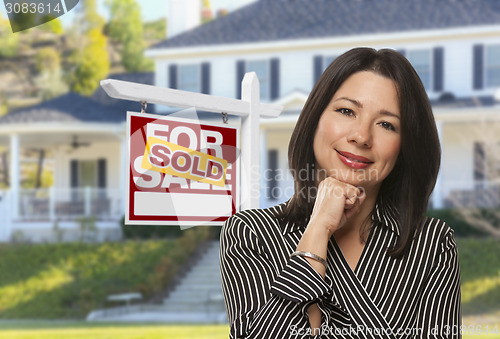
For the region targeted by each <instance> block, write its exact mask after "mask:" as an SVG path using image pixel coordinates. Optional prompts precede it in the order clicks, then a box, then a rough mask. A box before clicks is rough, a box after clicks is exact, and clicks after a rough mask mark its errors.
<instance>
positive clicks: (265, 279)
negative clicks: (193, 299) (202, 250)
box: [220, 215, 328, 338]
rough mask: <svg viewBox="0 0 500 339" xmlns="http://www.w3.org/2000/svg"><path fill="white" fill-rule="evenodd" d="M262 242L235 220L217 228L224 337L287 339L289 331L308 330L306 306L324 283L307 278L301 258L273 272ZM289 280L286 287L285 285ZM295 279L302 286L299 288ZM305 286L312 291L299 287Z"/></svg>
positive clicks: (313, 278) (312, 276) (240, 220)
mask: <svg viewBox="0 0 500 339" xmlns="http://www.w3.org/2000/svg"><path fill="white" fill-rule="evenodd" d="M262 242H263V240H262V239H259V237H258V236H257V234H256V233H255V232H254V230H253V229H252V228H251V227H250V226H249V225H248V224H246V223H245V221H244V220H242V219H241V218H239V217H238V215H234V216H232V217H231V218H229V219H228V220H227V221H226V222H225V223H224V225H223V227H222V231H221V248H220V251H221V252H220V258H221V277H222V290H223V293H224V300H225V305H226V312H227V315H228V320H229V325H230V338H290V337H292V334H293V331H294V329H296V328H307V327H309V322H308V319H307V315H306V310H307V307H308V306H309V305H310V303H311V302H312V300H313V299H315V298H317V297H318V295H320V294H321V293H323V292H324V291H326V290H327V288H328V287H327V285H326V284H325V282H323V283H322V284H321V280H322V278H321V276H320V275H319V274H317V273H315V274H316V275H317V276H319V279H318V277H316V276H315V275H314V274H312V272H311V271H310V270H311V269H312V268H308V267H310V265H309V263H308V262H307V261H306V260H303V258H294V259H291V260H289V262H288V264H287V265H286V266H285V268H284V269H283V270H282V271H281V272H278V271H277V269H276V267H275V266H274V265H273V264H272V261H271V260H269V258H267V254H266V253H265V251H264V247H263V243H262ZM314 272H315V271H314ZM296 274H299V275H300V276H299V277H297V276H295V275H296ZM291 275H293V276H294V278H293V283H292V282H290V283H291V285H290V284H288V283H287V281H288V277H289V276H291ZM301 278H304V279H305V281H308V283H304V281H302V284H300V281H299V280H300V279H301ZM318 280H319V281H318ZM309 282H310V283H312V284H313V285H314V284H316V285H317V286H316V287H315V288H312V287H305V286H306V285H308V284H309ZM271 286H273V292H272V293H271ZM297 291H300V292H297ZM298 305H299V307H297V306H298ZM295 337H296V338H301V337H302V336H294V338H295Z"/></svg>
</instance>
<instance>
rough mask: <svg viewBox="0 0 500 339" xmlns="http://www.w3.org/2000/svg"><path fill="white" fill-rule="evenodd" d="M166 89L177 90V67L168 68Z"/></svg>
mask: <svg viewBox="0 0 500 339" xmlns="http://www.w3.org/2000/svg"><path fill="white" fill-rule="evenodd" d="M168 87H170V88H173V89H177V65H176V64H172V65H170V66H168Z"/></svg>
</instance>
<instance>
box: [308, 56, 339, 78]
mask: <svg viewBox="0 0 500 339" xmlns="http://www.w3.org/2000/svg"><path fill="white" fill-rule="evenodd" d="M337 57H338V55H330V56H323V55H317V56H315V57H314V66H313V67H314V70H313V76H314V77H313V84H315V83H316V82H317V81H318V80H319V78H320V76H321V74H323V72H324V71H325V69H326V68H327V67H328V66H329V65H330V64H331V63H332V62H333V60H335V59H337Z"/></svg>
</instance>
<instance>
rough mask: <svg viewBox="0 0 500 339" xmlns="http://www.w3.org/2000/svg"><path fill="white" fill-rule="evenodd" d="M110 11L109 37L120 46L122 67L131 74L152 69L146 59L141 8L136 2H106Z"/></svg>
mask: <svg viewBox="0 0 500 339" xmlns="http://www.w3.org/2000/svg"><path fill="white" fill-rule="evenodd" d="M106 5H107V6H108V7H109V10H110V21H109V24H108V33H109V37H110V38H111V39H113V40H114V41H116V42H117V43H118V44H119V50H120V55H121V59H122V65H123V67H125V69H126V70H127V71H129V72H136V71H143V70H146V69H147V70H149V69H152V65H153V64H152V62H151V61H150V60H148V59H146V58H145V57H144V41H143V23H142V20H141V8H140V7H139V5H138V3H137V2H136V1H135V0H106Z"/></svg>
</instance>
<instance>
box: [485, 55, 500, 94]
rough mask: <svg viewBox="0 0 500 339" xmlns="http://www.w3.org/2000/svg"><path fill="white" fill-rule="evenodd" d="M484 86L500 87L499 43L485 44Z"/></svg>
mask: <svg viewBox="0 0 500 339" xmlns="http://www.w3.org/2000/svg"><path fill="white" fill-rule="evenodd" d="M485 52H486V55H485V60H484V61H485V77H486V87H500V45H491V46H486V51H485Z"/></svg>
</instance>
